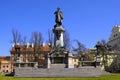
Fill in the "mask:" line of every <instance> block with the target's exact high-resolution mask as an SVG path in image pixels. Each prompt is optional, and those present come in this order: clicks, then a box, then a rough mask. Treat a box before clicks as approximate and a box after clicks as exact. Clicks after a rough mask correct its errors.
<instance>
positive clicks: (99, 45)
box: [95, 41, 101, 68]
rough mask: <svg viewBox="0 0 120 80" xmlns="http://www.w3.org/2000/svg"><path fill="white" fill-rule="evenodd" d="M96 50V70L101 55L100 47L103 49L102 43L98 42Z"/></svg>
mask: <svg viewBox="0 0 120 80" xmlns="http://www.w3.org/2000/svg"><path fill="white" fill-rule="evenodd" d="M95 47H96V49H97V53H96V61H95V68H96V67H97V62H98V55H99V53H100V47H101V44H100V41H98V42H97V44H96V46H95Z"/></svg>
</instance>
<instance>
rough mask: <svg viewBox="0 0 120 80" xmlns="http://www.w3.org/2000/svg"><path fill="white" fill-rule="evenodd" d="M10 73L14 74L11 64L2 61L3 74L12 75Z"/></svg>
mask: <svg viewBox="0 0 120 80" xmlns="http://www.w3.org/2000/svg"><path fill="white" fill-rule="evenodd" d="M10 72H12V65H11V62H10V61H7V60H4V61H1V73H10Z"/></svg>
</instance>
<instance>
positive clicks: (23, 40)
mask: <svg viewBox="0 0 120 80" xmlns="http://www.w3.org/2000/svg"><path fill="white" fill-rule="evenodd" d="M26 40H27V37H26V36H24V37H23V39H22V43H23V44H24V45H25V44H26V42H27V41H26Z"/></svg>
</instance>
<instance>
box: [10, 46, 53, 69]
mask: <svg viewBox="0 0 120 80" xmlns="http://www.w3.org/2000/svg"><path fill="white" fill-rule="evenodd" d="M50 50H51V47H50V46H48V45H46V46H32V45H14V46H13V47H12V49H11V51H10V53H11V63H12V65H13V67H14V68H15V67H34V65H35V64H36V63H37V65H36V67H39V68H41V67H42V68H43V67H45V65H46V64H47V63H46V61H45V60H46V57H47V55H48V53H49V52H50ZM19 64H20V65H19Z"/></svg>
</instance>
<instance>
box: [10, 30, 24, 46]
mask: <svg viewBox="0 0 120 80" xmlns="http://www.w3.org/2000/svg"><path fill="white" fill-rule="evenodd" d="M12 36H13V40H12V41H11V42H12V43H15V44H17V43H21V41H22V39H21V34H20V33H19V32H18V30H16V29H12Z"/></svg>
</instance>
